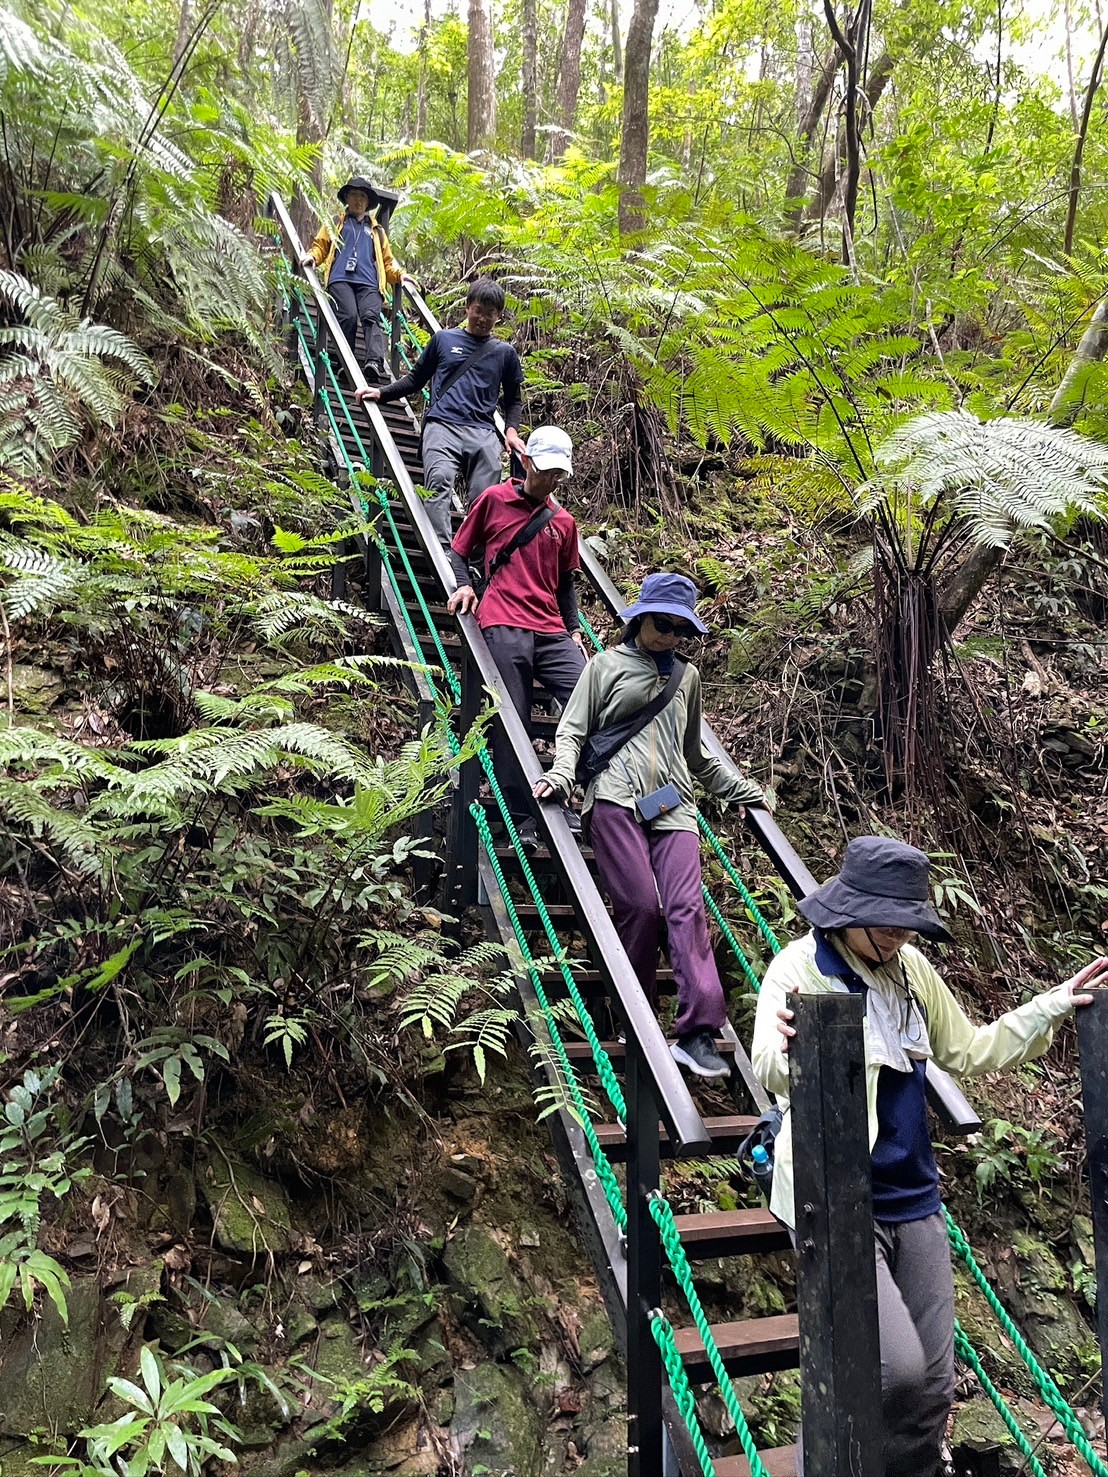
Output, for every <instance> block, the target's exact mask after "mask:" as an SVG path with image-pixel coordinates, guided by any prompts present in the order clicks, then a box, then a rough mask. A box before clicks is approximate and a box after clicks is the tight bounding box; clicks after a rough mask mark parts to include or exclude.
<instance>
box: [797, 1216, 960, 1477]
mask: <svg viewBox="0 0 1108 1477" xmlns="http://www.w3.org/2000/svg"><path fill="white" fill-rule="evenodd" d="M873 1229H874V1247H875V1251H876V1255H877V1322H878V1337H879V1339H880V1343H881V1405H882V1411H883V1414H884V1422H885V1466H884V1472H885V1477H936V1474H937V1473H938V1471H939V1459H940V1454H941V1450H942V1444H943V1437H944V1435H945V1434H946V1422H947V1417H948V1416H949V1414H950V1407H951V1404H952V1402H953V1400H954V1278H953V1274H952V1273H951V1270H950V1246H949V1244H948V1242H947V1238H946V1222H945V1221H944V1220H943V1216H942V1212H941V1211H940V1212H939V1214H938V1215H932V1216H928V1217H927V1219H926V1220H922V1221H905V1222H904V1223H903V1224H900V1225H894V1224H892V1223H890V1222H887V1221H877V1222H875V1224H874V1228H873ZM799 1440H800V1442H801V1445H802V1444H803V1437H800V1438H799ZM797 1471H798V1477H803V1467H802V1465H801V1464H800V1463H798V1467H797ZM812 1477H818V1474H816V1473H813V1474H812Z"/></svg>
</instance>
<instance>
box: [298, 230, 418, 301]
mask: <svg viewBox="0 0 1108 1477" xmlns="http://www.w3.org/2000/svg"><path fill="white" fill-rule="evenodd" d="M345 219H346V213H345V212H344V213H343V214H342V215H339V216H336V217H335V224H334V225H333V226H332V225H331V223H330V222H329V221H324V222H323V224H322V225H321V226H320V228H319V230H318V231H317V232H316V234H315V239H314V240H313V241H312V244H311V245H310V246H309V247H308V252H309V254H310V255H311V257H312V260H313V261H314V262H315V264H316V266H317V267H318V266H321V265H322V267H323V281H324V282H325V283H326V282H327V281H328V280H329V279H330V276H331V268H332V267H333V266H334V264H335V256H336V254H337V252H338V249H339V242H340V241H341V240H342V223H343V221H344V220H345ZM369 223H370V225H371V226H372V228H373V252H374V255H375V256H376V258H377V281H378V282H382V283H383V282H387V283H388V284H389V286H390V287H391V286H392V285H393V283H395V282H399V281H400V280H401V279H402V278H403V276H404V268H403V267H402V266H400V265H399V263H398V262H397V260H396V258H395V257H394V256H393V254H392V250H391V248H390V246H389V238H388V237H387V236H386V235H385V228H384V226H379V225H378V224H377V222H376V221H375V220H372V219H370V222H369Z"/></svg>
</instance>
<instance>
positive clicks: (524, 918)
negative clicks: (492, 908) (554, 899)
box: [515, 903, 577, 923]
mask: <svg viewBox="0 0 1108 1477" xmlns="http://www.w3.org/2000/svg"><path fill="white" fill-rule="evenodd" d="M515 909H516V913H517V914H518V916H519V921H520V922H521V923H533V922H535V921H536V920H537V919H538V916H539V909H538V905H537V904H536V903H516V905H515ZM546 911H547V912H548V913H549V914H550V916H551V918H555V919H557V918H560V919H562V920H563V921H570V920H572V919H574V918H576V917H577V908H576V906H575V905H574V904H573V903H547V905H546Z"/></svg>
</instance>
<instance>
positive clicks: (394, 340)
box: [389, 282, 404, 380]
mask: <svg viewBox="0 0 1108 1477" xmlns="http://www.w3.org/2000/svg"><path fill="white" fill-rule="evenodd" d="M403 306H404V288H403V286H402V284H401V283H399V282H394V283H393V284H392V312H391V313H390V314H389V340H390V343H391V346H392V353H391V354H390V356H389V363H390V365H391V367H392V377H393V379H394V380H398V379H399V378H400V314H401V312H402V310H403Z"/></svg>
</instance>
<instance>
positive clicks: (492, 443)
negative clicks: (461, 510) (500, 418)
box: [423, 421, 501, 549]
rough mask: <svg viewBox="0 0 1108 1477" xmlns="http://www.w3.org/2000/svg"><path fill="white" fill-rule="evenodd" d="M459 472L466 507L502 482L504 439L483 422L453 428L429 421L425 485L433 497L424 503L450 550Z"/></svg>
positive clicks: (437, 530) (425, 454) (444, 543)
mask: <svg viewBox="0 0 1108 1477" xmlns="http://www.w3.org/2000/svg"><path fill="white" fill-rule="evenodd" d="M459 473H460V474H461V476H462V477H463V478H464V479H465V484H466V492H465V499H466V507H467V508H468V507H469V505H470V503H472V502H473V500H474V499H475V498H477V497H480V495H481V493H483V492H484V490H485V488H486V487H492V486H493V485H494V483H497V482H499V481H500V480H501V472H500V437H499V436H498V435H497V434H496V427H495V426H488V425H485V424H483V423H480V424H477V425H469V426H452V425H448V424H447V423H446V422H445V421H427V422H426V423H425V424H424V427H423V485H424V487H426V488H427V489H428V490H429V491H430V492H431V496H430V497H429V498H428V499H427V500H426V502H425V503H424V507H425V508H426V509H427V516H428V518H430V520H431V526H432V528H433V529H434V530H435V532H436V533H437V534H438V536H439V542H440V543H441V544H442V546H443V548H445V549H448V548H449V547H450V540H451V538H452V537H453V531H452V529H451V527H450V499H451V497H452V495H453V492H454V483H455V482H456V481H457V478H458V475H459Z"/></svg>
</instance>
